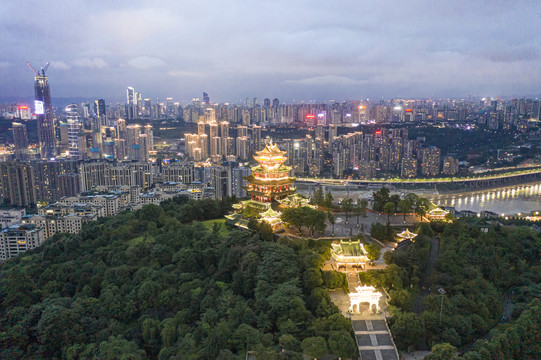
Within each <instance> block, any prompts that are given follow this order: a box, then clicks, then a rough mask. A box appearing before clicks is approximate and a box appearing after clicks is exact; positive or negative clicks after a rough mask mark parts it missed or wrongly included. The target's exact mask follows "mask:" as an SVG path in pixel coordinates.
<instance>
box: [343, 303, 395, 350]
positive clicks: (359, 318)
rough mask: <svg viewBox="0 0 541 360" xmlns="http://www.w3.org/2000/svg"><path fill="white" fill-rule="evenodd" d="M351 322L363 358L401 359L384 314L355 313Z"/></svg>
mask: <svg viewBox="0 0 541 360" xmlns="http://www.w3.org/2000/svg"><path fill="white" fill-rule="evenodd" d="M367 310H368V309H367ZM351 324H352V325H353V330H354V332H355V340H356V341H357V346H358V348H359V354H360V356H361V360H398V359H399V358H398V352H397V351H396V347H395V346H394V342H393V339H392V337H391V332H390V331H389V328H388V327H387V323H386V322H385V318H384V317H383V316H381V317H380V316H378V315H368V314H367V315H353V316H352V317H351Z"/></svg>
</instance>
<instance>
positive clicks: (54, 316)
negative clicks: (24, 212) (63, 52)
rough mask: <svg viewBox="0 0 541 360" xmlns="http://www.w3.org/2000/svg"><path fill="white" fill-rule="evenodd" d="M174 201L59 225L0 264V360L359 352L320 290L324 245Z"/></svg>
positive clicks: (212, 205)
mask: <svg viewBox="0 0 541 360" xmlns="http://www.w3.org/2000/svg"><path fill="white" fill-rule="evenodd" d="M229 207H230V204H229V203H227V202H218V201H209V200H206V201H201V202H193V201H188V200H187V199H185V198H175V199H173V200H172V201H167V202H165V203H163V204H162V205H161V206H159V207H158V206H155V205H148V206H145V207H144V208H143V209H142V210H140V211H137V212H125V213H122V214H119V215H117V216H115V217H112V218H108V219H104V220H102V221H100V222H95V223H89V224H87V225H86V226H85V227H84V229H83V231H82V232H81V233H80V234H78V235H66V234H57V235H56V236H55V237H53V238H51V239H49V240H48V241H47V242H46V243H45V244H44V245H43V246H42V247H41V248H39V249H36V250H33V251H31V252H28V253H26V254H23V256H22V257H19V258H16V259H14V260H11V261H8V262H6V263H4V264H3V265H1V267H0V358H1V359H30V358H32V359H36V358H47V359H55V358H56V359H61V358H63V359H93V358H100V359H146V358H148V359H243V358H244V356H245V353H246V351H255V352H256V354H257V355H258V359H260V358H261V359H265V358H276V356H277V354H281V357H280V358H283V359H297V358H301V354H302V352H303V351H304V353H306V354H321V353H325V352H331V353H333V354H335V355H336V356H342V357H356V353H357V352H356V346H355V342H354V340H353V337H352V332H351V324H350V322H349V320H347V319H346V318H344V317H343V316H342V315H340V314H339V313H338V310H337V308H336V307H335V306H334V305H333V304H332V303H331V302H330V299H329V296H328V293H327V291H326V289H324V288H323V280H322V276H321V271H320V270H319V269H320V266H321V264H322V262H323V261H324V258H325V256H327V255H328V254H327V251H328V245H326V244H322V243H321V244H319V245H318V244H316V243H315V242H299V243H292V242H290V241H288V240H282V241H279V242H278V243H275V242H268V241H263V240H262V239H261V238H260V236H259V235H258V234H257V233H255V234H252V233H249V232H243V231H239V230H233V229H228V230H224V228H221V226H224V225H222V224H221V223H219V222H217V223H216V224H215V225H213V224H209V222H206V223H205V222H192V220H208V219H213V218H218V217H221V216H222V215H223V213H224V212H226V211H227V210H228V208H229Z"/></svg>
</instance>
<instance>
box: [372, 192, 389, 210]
mask: <svg viewBox="0 0 541 360" xmlns="http://www.w3.org/2000/svg"><path fill="white" fill-rule="evenodd" d="M389 193H390V191H389V189H387V188H386V187H385V186H384V187H382V188H381V189H379V190H378V191H376V192H374V193H373V194H372V197H373V199H374V205H373V206H372V209H374V211H379V212H381V211H383V207H384V206H385V204H386V203H387V202H388V201H389V200H390V196H389Z"/></svg>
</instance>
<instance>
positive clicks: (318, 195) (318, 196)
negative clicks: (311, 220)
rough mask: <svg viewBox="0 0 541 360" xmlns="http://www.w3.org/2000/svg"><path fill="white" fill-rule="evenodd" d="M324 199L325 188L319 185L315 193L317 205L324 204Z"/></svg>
mask: <svg viewBox="0 0 541 360" xmlns="http://www.w3.org/2000/svg"><path fill="white" fill-rule="evenodd" d="M324 201H325V197H324V195H323V189H322V188H321V187H318V188H317V190H316V192H315V194H314V202H315V203H316V205H317V206H323V202H324Z"/></svg>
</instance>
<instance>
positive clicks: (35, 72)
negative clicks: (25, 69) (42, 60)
mask: <svg viewBox="0 0 541 360" xmlns="http://www.w3.org/2000/svg"><path fill="white" fill-rule="evenodd" d="M26 64H27V65H28V66H29V67H30V69H32V71H33V72H34V74H36V76H40V74H39V72H37V71H36V69H34V68H33V67H32V65H30V63H29V62H28V61H27V62H26ZM49 64H50V63H47V64H46V65H45V67H42V68H41V76H45V72H46V71H47V69H48V68H49Z"/></svg>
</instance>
